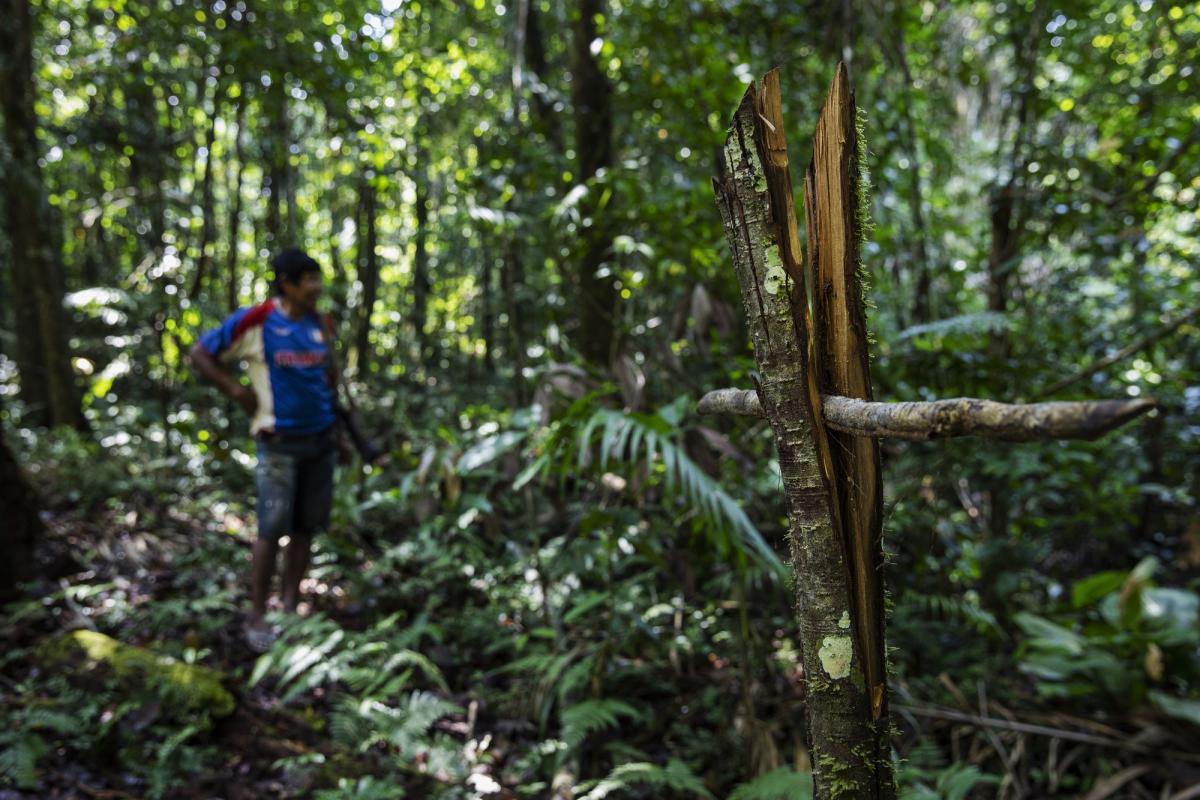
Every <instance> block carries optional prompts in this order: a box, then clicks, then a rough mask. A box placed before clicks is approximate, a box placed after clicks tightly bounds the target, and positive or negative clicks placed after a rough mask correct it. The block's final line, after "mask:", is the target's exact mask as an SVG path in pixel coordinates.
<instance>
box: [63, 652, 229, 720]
mask: <svg viewBox="0 0 1200 800" xmlns="http://www.w3.org/2000/svg"><path fill="white" fill-rule="evenodd" d="M53 651H54V653H53V654H54V655H56V656H57V657H58V658H59V659H71V658H76V657H79V656H82V657H83V658H84V659H85V660H86V661H88V662H89V663H91V664H92V665H97V664H104V665H106V666H107V667H108V668H109V669H111V670H112V673H113V675H114V676H115V677H116V678H117V680H118V681H121V682H122V683H127V684H132V685H134V686H136V687H139V688H141V687H146V688H149V689H150V690H151V691H154V692H156V693H158V694H160V695H161V696H162V697H163V698H165V699H167V700H169V701H170V702H171V703H176V704H178V707H179V708H180V709H183V710H187V711H189V712H194V713H208V714H210V715H211V716H212V717H214V718H215V717H225V716H228V715H229V714H232V713H233V709H234V706H235V705H236V702H235V700H234V698H233V695H232V694H230V693H229V691H228V690H227V689H226V688H225V687H224V686H222V685H221V677H222V676H221V673H220V672H217V671H216V670H214V669H210V668H209V667H202V666H198V665H196V664H185V663H183V662H181V661H178V660H176V659H174V658H171V657H170V656H164V655H161V654H159V653H155V652H153V651H151V650H147V649H145V648H143V647H135V646H133V645H129V644H124V643H122V642H119V641H117V640H116V639H114V638H112V637H111V636H106V635H105V634H103V633H99V632H98V631H83V630H80V631H71V632H69V633H66V634H64V635H63V636H62V637H60V638H59V639H58V640H56V641H55V643H54V645H53Z"/></svg>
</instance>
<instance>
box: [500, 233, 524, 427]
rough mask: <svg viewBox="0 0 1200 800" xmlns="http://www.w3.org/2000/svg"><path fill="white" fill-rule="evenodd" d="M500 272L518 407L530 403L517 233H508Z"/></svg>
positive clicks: (521, 275)
mask: <svg viewBox="0 0 1200 800" xmlns="http://www.w3.org/2000/svg"><path fill="white" fill-rule="evenodd" d="M501 275H502V281H503V283H504V287H503V289H504V310H505V314H506V315H507V316H508V320H507V322H506V324H505V327H506V328H507V329H508V344H507V347H508V352H509V356H508V357H509V358H510V359H511V360H512V364H513V389H514V392H515V395H516V398H515V403H516V405H517V406H524V405H526V404H527V403H528V402H529V388H528V383H527V382H526V380H525V325H524V320H525V314H524V312H522V310H521V308H520V307H519V304H518V298H517V294H518V291H519V288H520V286H521V283H522V281H523V280H524V275H523V269H522V264H521V253H520V251H519V248H518V241H517V234H516V233H515V232H514V233H510V234H508V236H507V238H506V240H505V243H504V268H503V272H502V273H501Z"/></svg>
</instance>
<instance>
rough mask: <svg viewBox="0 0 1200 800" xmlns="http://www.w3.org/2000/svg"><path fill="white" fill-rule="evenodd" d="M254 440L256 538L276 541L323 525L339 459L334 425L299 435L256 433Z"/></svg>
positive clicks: (310, 532) (306, 533)
mask: <svg viewBox="0 0 1200 800" xmlns="http://www.w3.org/2000/svg"><path fill="white" fill-rule="evenodd" d="M256 441H257V443H258V468H257V470H256V472H255V479H256V482H257V484H258V536H259V538H260V539H267V540H270V541H274V542H277V541H279V538H280V537H281V536H293V537H301V538H305V537H311V536H312V535H313V534H315V533H319V532H321V531H323V530H325V528H326V527H327V526H328V525H329V510H330V508H331V507H332V505H333V468H334V465H335V464H336V463H337V448H336V447H335V446H334V439H333V431H332V429H330V430H327V431H322V432H320V433H313V434H308V435H303V436H289V435H287V434H259V436H258V437H256Z"/></svg>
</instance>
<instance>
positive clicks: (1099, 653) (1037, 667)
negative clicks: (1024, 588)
mask: <svg viewBox="0 0 1200 800" xmlns="http://www.w3.org/2000/svg"><path fill="white" fill-rule="evenodd" d="M1157 570H1158V563H1157V561H1156V560H1155V559H1153V558H1148V559H1146V560H1144V561H1142V562H1141V563H1140V564H1138V566H1137V567H1135V568H1134V569H1133V570H1131V571H1130V572H1128V573H1114V572H1109V573H1101V574H1098V575H1094V576H1092V577H1090V578H1087V579H1085V580H1082V581H1079V582H1078V583H1076V584H1075V586H1074V587H1073V589H1072V592H1071V597H1072V606H1073V609H1071V610H1069V611H1065V612H1063V613H1062V614H1060V615H1058V616H1057V617H1056V618H1055V620H1051V619H1047V618H1045V617H1042V616H1038V615H1035V614H1031V613H1028V612H1021V613H1019V614H1017V615H1015V616H1014V618H1013V620H1014V622H1015V623H1016V624H1017V625H1018V626H1019V627H1020V628H1021V630H1022V631H1023V632H1024V633H1025V637H1026V638H1025V640H1024V641H1023V643H1022V647H1021V650H1020V654H1021V670H1022V671H1023V672H1025V673H1027V674H1029V675H1031V676H1033V677H1034V678H1035V679H1037V681H1038V691H1039V692H1040V693H1041V694H1043V695H1047V696H1051V697H1075V698H1077V697H1087V696H1091V695H1096V694H1105V695H1107V696H1108V697H1109V699H1111V700H1112V701H1114V702H1117V703H1120V704H1123V705H1126V706H1137V705H1139V704H1145V703H1147V702H1153V704H1154V705H1155V706H1157V707H1158V708H1159V709H1160V710H1162V711H1163V712H1164V713H1166V714H1168V715H1171V716H1177V717H1178V718H1180V719H1186V720H1190V721H1192V722H1197V721H1198V720H1197V719H1196V718H1195V716H1194V710H1193V706H1194V701H1188V700H1180V699H1179V698H1176V699H1177V700H1178V705H1175V704H1173V703H1172V702H1170V701H1169V698H1170V697H1171V696H1172V695H1171V694H1170V693H1168V692H1167V691H1164V689H1165V688H1166V687H1170V688H1173V689H1174V690H1175V691H1178V692H1180V693H1181V694H1184V695H1186V694H1189V693H1190V692H1195V691H1196V690H1197V688H1200V672H1198V671H1197V669H1196V664H1195V660H1194V658H1193V654H1194V652H1195V648H1196V647H1197V646H1198V645H1200V596H1198V595H1197V594H1196V593H1195V592H1191V591H1183V590H1180V589H1168V588H1162V587H1158V586H1155V585H1154V582H1153V580H1152V578H1153V575H1154V573H1155V572H1156V571H1157ZM1159 686H1161V687H1164V688H1156V687H1159Z"/></svg>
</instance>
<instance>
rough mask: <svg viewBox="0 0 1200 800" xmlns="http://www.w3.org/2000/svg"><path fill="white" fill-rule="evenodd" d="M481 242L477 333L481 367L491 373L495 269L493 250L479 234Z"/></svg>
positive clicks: (494, 313) (492, 366) (494, 312)
mask: <svg viewBox="0 0 1200 800" xmlns="http://www.w3.org/2000/svg"><path fill="white" fill-rule="evenodd" d="M481 238H482V239H484V242H483V245H484V246H483V248H482V252H483V259H482V263H481V264H480V267H479V283H480V286H479V305H480V306H481V308H480V310H479V311H480V313H479V334H480V337H481V338H482V339H483V367H484V369H485V370H487V372H489V373H493V372H495V370H496V365H495V361H494V358H495V352H494V349H495V340H496V301H495V298H494V297H493V291H492V283H493V277H492V273H494V272H495V271H496V270H495V269H494V268H493V267H494V265H495V260H496V259H495V255H494V250H493V249H492V248H491V247H489V246H488V245H489V242H488V241H487V239H488V237H486V236H481Z"/></svg>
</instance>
